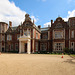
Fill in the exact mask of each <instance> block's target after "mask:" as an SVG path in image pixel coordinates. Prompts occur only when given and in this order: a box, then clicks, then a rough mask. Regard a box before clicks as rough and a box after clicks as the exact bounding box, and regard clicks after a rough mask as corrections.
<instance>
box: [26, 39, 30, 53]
mask: <svg viewBox="0 0 75 75" xmlns="http://www.w3.org/2000/svg"><path fill="white" fill-rule="evenodd" d="M27 53H28V54H30V53H31V44H30V40H28V43H27Z"/></svg>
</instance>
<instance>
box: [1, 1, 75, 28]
mask: <svg viewBox="0 0 75 75" xmlns="http://www.w3.org/2000/svg"><path fill="white" fill-rule="evenodd" d="M26 13H28V14H29V15H30V17H31V19H32V20H33V19H34V20H35V24H36V25H37V26H38V25H41V27H47V26H48V25H51V20H53V21H55V20H56V18H58V17H62V18H63V19H64V20H65V21H68V18H69V17H75V0H0V22H6V23H9V21H12V24H13V26H18V25H20V24H21V22H23V21H24V20H25V14H26Z"/></svg>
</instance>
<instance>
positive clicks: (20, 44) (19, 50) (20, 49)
mask: <svg viewBox="0 0 75 75" xmlns="http://www.w3.org/2000/svg"><path fill="white" fill-rule="evenodd" d="M19 53H21V41H19Z"/></svg>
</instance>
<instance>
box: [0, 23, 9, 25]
mask: <svg viewBox="0 0 75 75" xmlns="http://www.w3.org/2000/svg"><path fill="white" fill-rule="evenodd" d="M0 23H3V24H7V23H6V22H0ZM7 25H8V24H7Z"/></svg>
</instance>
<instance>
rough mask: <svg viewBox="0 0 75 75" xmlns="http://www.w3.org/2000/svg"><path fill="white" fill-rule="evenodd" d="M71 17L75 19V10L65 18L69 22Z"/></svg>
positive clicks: (69, 12)
mask: <svg viewBox="0 0 75 75" xmlns="http://www.w3.org/2000/svg"><path fill="white" fill-rule="evenodd" d="M69 17H75V10H73V11H68V15H67V17H65V18H63V19H64V20H65V21H68V18H69Z"/></svg>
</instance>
